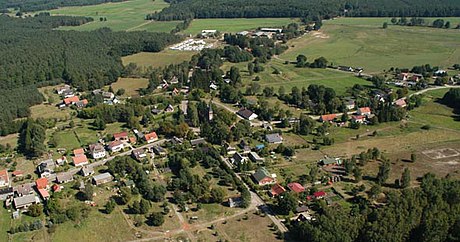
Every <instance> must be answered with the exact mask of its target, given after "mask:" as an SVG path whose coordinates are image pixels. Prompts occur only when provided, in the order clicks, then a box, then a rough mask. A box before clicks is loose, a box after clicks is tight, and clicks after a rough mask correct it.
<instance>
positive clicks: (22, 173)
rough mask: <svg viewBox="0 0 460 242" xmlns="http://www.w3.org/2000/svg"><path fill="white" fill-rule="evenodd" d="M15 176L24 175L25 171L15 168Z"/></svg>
mask: <svg viewBox="0 0 460 242" xmlns="http://www.w3.org/2000/svg"><path fill="white" fill-rule="evenodd" d="M13 176H14V177H22V176H24V172H23V171H19V170H15V171H13Z"/></svg>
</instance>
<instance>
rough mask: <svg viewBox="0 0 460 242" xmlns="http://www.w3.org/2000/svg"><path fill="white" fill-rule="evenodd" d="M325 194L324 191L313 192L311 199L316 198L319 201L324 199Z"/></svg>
mask: <svg viewBox="0 0 460 242" xmlns="http://www.w3.org/2000/svg"><path fill="white" fill-rule="evenodd" d="M326 195H327V194H326V192H325V191H318V192H315V193H313V197H314V198H316V199H321V198H324V197H326Z"/></svg>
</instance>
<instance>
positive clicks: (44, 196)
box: [38, 189, 50, 200]
mask: <svg viewBox="0 0 460 242" xmlns="http://www.w3.org/2000/svg"><path fill="white" fill-rule="evenodd" d="M38 193H39V194H40V197H42V199H43V200H47V199H48V198H50V193H49V192H48V191H47V190H45V189H38Z"/></svg>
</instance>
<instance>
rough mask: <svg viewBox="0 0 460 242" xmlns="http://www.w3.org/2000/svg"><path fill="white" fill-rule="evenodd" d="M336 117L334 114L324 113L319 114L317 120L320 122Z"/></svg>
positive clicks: (329, 120)
mask: <svg viewBox="0 0 460 242" xmlns="http://www.w3.org/2000/svg"><path fill="white" fill-rule="evenodd" d="M336 117H337V115H335V114H326V115H321V117H320V118H319V121H321V122H331V121H334V119H335V118H336Z"/></svg>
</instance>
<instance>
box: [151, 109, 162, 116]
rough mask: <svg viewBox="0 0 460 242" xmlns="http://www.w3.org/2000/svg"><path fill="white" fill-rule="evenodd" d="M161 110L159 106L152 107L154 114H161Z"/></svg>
mask: <svg viewBox="0 0 460 242" xmlns="http://www.w3.org/2000/svg"><path fill="white" fill-rule="evenodd" d="M161 112H163V111H162V110H160V109H157V108H154V109H152V114H153V115H158V114H160V113H161Z"/></svg>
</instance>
